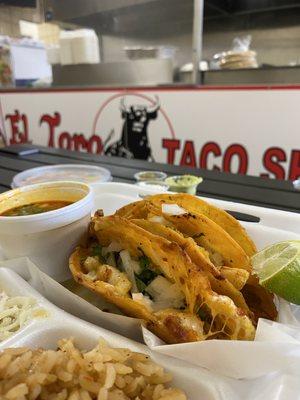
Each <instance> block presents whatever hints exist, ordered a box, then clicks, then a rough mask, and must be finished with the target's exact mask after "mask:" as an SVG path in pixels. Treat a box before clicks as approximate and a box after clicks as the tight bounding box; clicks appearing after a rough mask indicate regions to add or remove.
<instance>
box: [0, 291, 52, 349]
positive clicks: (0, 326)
mask: <svg viewBox="0 0 300 400" xmlns="http://www.w3.org/2000/svg"><path fill="white" fill-rule="evenodd" d="M35 305H36V301H35V300H34V299H32V298H30V297H25V296H14V297H10V296H8V295H7V294H6V293H5V292H0V342H2V341H3V340H5V339H7V338H9V337H10V336H11V335H13V334H14V333H15V332H17V331H18V330H19V329H20V328H22V327H23V326H24V325H25V324H26V323H27V322H28V321H29V320H31V319H32V318H33V317H34V307H35ZM45 315H46V314H45Z"/></svg>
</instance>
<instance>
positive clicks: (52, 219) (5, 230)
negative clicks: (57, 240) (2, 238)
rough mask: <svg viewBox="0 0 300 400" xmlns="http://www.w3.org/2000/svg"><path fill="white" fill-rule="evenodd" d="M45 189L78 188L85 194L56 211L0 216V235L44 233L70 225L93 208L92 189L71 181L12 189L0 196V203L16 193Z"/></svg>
mask: <svg viewBox="0 0 300 400" xmlns="http://www.w3.org/2000/svg"><path fill="white" fill-rule="evenodd" d="M47 188H58V189H59V188H64V189H65V190H67V189H68V188H70V189H72V188H73V189H76V188H78V190H82V191H84V192H85V193H86V194H85V195H84V196H83V197H82V198H81V199H79V200H77V201H75V202H74V203H72V204H70V205H67V206H65V207H62V208H59V209H57V210H52V211H47V212H44V213H40V214H33V215H24V216H0V234H10V235H12V234H13V235H23V234H29V233H35V232H44V231H48V230H52V229H56V228H59V227H62V226H65V225H68V224H71V223H72V222H74V221H76V220H79V219H81V218H83V217H84V216H86V215H87V214H88V213H90V212H91V210H92V207H93V189H92V187H90V186H89V185H87V184H85V183H81V182H73V181H59V182H45V183H37V184H34V185H28V186H24V187H21V188H18V189H13V190H10V191H8V192H4V193H2V194H1V195H0V202H1V200H3V199H4V198H8V197H13V196H15V195H17V193H22V192H28V191H34V190H37V189H47Z"/></svg>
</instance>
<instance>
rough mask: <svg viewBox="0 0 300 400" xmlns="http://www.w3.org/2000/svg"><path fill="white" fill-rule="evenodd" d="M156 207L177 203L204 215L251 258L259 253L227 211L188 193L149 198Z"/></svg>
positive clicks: (159, 195) (244, 231)
mask: <svg viewBox="0 0 300 400" xmlns="http://www.w3.org/2000/svg"><path fill="white" fill-rule="evenodd" d="M147 199H148V200H149V201H151V202H152V203H153V204H154V205H160V204H162V203H167V204H172V203H176V204H178V205H179V206H180V207H182V208H184V209H186V210H187V211H190V212H194V213H199V214H203V215H205V216H206V217H208V218H209V219H210V220H212V221H214V222H215V223H216V224H218V225H219V226H220V227H221V228H223V229H224V230H225V231H226V232H227V233H228V234H229V235H230V236H231V237H232V238H233V239H234V240H235V241H236V242H237V243H238V244H239V245H240V246H241V247H242V249H243V250H244V251H245V253H246V254H247V255H248V256H249V257H251V256H252V255H253V254H255V253H256V252H257V249H256V246H255V244H254V242H253V241H252V239H251V238H250V237H249V235H248V234H247V232H246V230H245V229H244V228H243V227H242V225H241V224H240V223H239V222H238V221H237V220H236V219H235V218H234V217H232V216H231V215H230V214H228V213H227V212H226V211H224V210H222V209H220V208H218V207H216V206H213V205H212V204H209V203H207V202H206V201H204V200H202V199H200V198H199V197H196V196H192V195H190V194H186V193H178V194H158V195H154V196H149V197H148V198H147Z"/></svg>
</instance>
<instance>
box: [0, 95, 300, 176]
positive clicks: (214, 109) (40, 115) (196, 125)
mask: <svg viewBox="0 0 300 400" xmlns="http://www.w3.org/2000/svg"><path fill="white" fill-rule="evenodd" d="M299 103H300V87H299V90H293V89H290V90H289V89H277V90H275V89H272V90H270V89H268V90H267V89H262V88H260V89H251V90H250V89H244V90H241V89H239V90H236V89H232V90H228V89H226V90H225V89H223V90H217V89H210V90H203V89H194V90H192V89H180V90H176V89H162V90H154V89H148V90H147V89H144V90H142V91H134V90H130V91H128V90H127V91H124V90H122V91H117V90H114V91H113V90H105V89H104V90H100V89H99V90H66V91H38V92H35V91H32V92H26V91H24V92H19V93H17V92H10V93H4V94H2V95H1V108H2V113H1V114H2V120H3V123H2V125H3V128H2V129H3V130H5V134H6V138H7V142H8V144H15V143H25V142H32V143H36V144H40V145H45V146H49V147H57V148H63V149H68V150H79V151H85V152H89V153H97V154H106V155H113V156H119V157H125V158H138V159H143V160H148V161H150V162H151V161H156V162H163V163H169V164H177V165H183V166H190V167H195V168H207V169H215V170H220V171H225V172H232V173H240V174H250V175H258V176H264V177H272V178H278V179H296V178H297V177H299V175H300V149H299V137H300V134H299V129H300V128H299V127H298V126H299V125H298V115H299V112H298V106H297V105H298V104H299ZM0 126H1V125H0Z"/></svg>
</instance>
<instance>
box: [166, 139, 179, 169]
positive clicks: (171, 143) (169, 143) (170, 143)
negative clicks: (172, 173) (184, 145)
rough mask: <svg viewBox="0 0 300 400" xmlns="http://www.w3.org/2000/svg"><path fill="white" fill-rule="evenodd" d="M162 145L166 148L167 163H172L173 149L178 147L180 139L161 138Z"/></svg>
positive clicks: (173, 157) (173, 158)
mask: <svg viewBox="0 0 300 400" xmlns="http://www.w3.org/2000/svg"><path fill="white" fill-rule="evenodd" d="M162 147H163V148H164V149H167V163H168V164H174V160H175V151H176V150H178V149H180V140H178V139H163V140H162Z"/></svg>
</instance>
